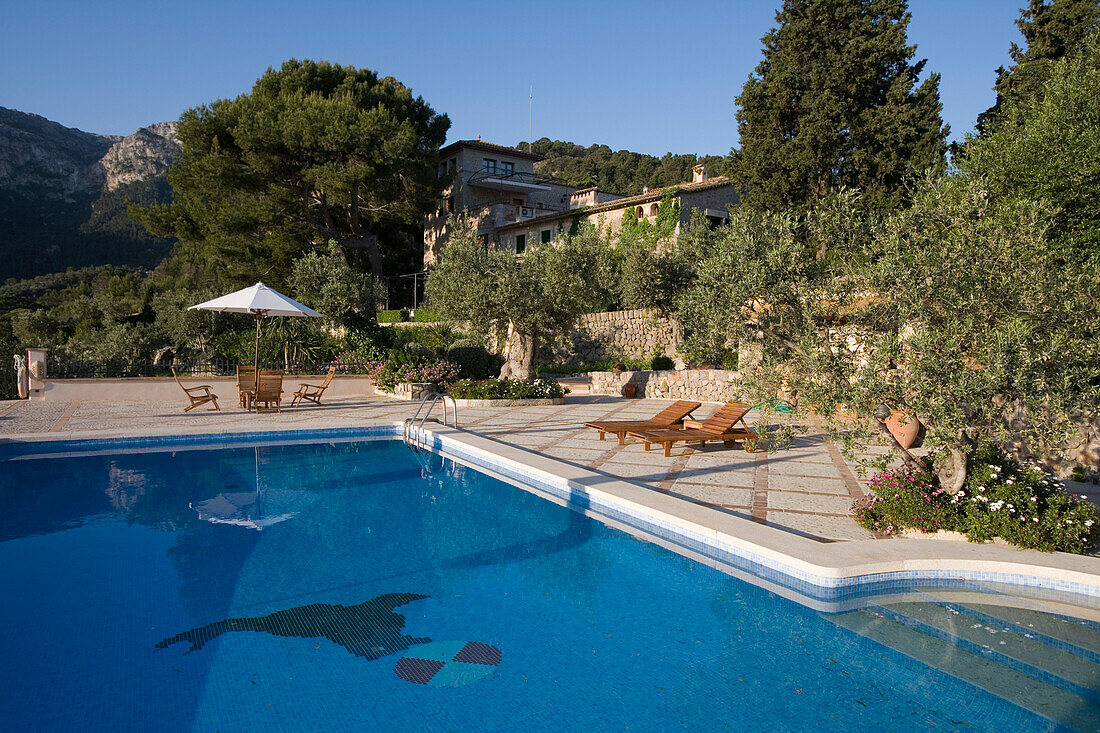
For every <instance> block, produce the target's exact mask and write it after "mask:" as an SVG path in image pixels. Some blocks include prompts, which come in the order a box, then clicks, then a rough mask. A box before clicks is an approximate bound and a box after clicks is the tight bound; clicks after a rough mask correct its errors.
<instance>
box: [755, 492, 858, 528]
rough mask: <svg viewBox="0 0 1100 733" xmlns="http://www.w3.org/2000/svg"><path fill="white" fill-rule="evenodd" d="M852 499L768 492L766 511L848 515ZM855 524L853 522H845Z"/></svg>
mask: <svg viewBox="0 0 1100 733" xmlns="http://www.w3.org/2000/svg"><path fill="white" fill-rule="evenodd" d="M851 507H852V499H851V498H850V497H848V496H822V495H820V494H796V493H793V492H789V491H769V492H768V509H797V510H799V511H803V512H820V513H822V514H848V513H849V511H850V510H851ZM847 521H851V522H853V523H854V522H855V520H854V519H853V520H847Z"/></svg>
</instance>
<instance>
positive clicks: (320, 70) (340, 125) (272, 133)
mask: <svg viewBox="0 0 1100 733" xmlns="http://www.w3.org/2000/svg"><path fill="white" fill-rule="evenodd" d="M449 126H450V121H449V120H448V119H447V116H446V115H440V114H437V113H436V112H435V111H434V110H433V109H432V108H431V107H430V106H428V104H427V103H426V102H425V101H424V100H423V99H421V98H420V97H413V96H412V93H411V92H410V91H409V89H408V88H407V87H405V86H404V85H402V84H401V83H400V82H398V81H397V80H395V79H393V78H391V77H380V76H379V75H378V74H376V73H375V72H373V71H371V70H370V69H356V68H355V67H353V66H338V65H335V64H330V63H327V62H315V61H308V60H306V61H298V60H294V59H292V60H290V61H287V62H286V63H284V64H283V65H282V68H281V69H279V70H278V71H276V70H274V69H268V70H267V73H265V74H264V75H263V76H262V77H261V78H260V79H259V80H257V81H256V84H255V85H254V86H253V88H252V92H251V93H250V94H242V95H241V96H239V97H237V98H236V99H232V100H229V99H222V100H218V101H215V102H213V103H212V104H210V105H204V106H201V107H197V108H195V109H191V110H188V111H186V112H184V114H183V116H182V118H181V119H180V126H179V137H180V143H181V145H182V148H183V150H182V153H181V155H180V157H179V159H178V160H177V161H176V163H175V164H174V165H173V166H172V168H171V169H169V171H168V182H169V183H171V184H172V192H173V200H172V203H170V204H167V205H161V206H152V207H149V208H146V209H141V208H138V207H134V206H131V215H132V216H134V218H136V219H138V220H139V221H141V223H142V224H144V225H145V226H146V228H147V229H149V230H150V231H151V232H154V233H157V234H161V235H164V236H175V237H178V238H179V240H180V243H179V245H178V246H177V249H176V255H177V256H180V257H184V258H185V259H187V260H189V261H191V262H193V263H195V264H197V265H199V266H200V267H202V268H203V269H204V270H205V271H206V272H207V274H208V275H209V274H213V275H222V274H224V276H225V279H226V284H228V283H230V282H242V283H243V282H249V281H252V280H254V279H256V278H257V277H260V276H262V277H263V278H264V279H265V280H266V281H268V282H269V283H270V284H272V285H274V286H276V287H279V286H280V285H282V286H283V287H285V286H286V284H287V278H288V277H289V276H290V271H291V266H292V263H293V261H294V260H295V259H297V258H298V257H299V256H301V255H302V254H304V253H306V252H308V251H311V250H313V249H315V248H317V247H322V248H323V247H325V246H327V242H328V241H329V240H335V241H336V242H338V243H339V244H341V245H342V246H344V247H345V248H351V249H353V250H365V251H366V252H367V254H368V258H369V260H370V269H371V271H372V272H373V273H374V274H375V275H376V276H381V275H382V274H383V260H384V258H383V255H386V254H390V253H391V251H392V249H393V246H392V244H393V242H394V241H400V240H399V231H398V230H399V229H400V226H401V225H402V224H412V225H415V226H419V225H420V223H421V220H422V217H423V215H424V212H425V211H426V210H427V208H428V207H429V206H430V205H431V203H432V202H433V200H434V197H435V196H437V195H438V191H439V186H440V182H439V179H438V177H437V175H436V166H437V164H438V149H439V146H440V145H441V144H442V143H443V140H444V138H445V137H446V134H447V128H448V127H449ZM383 234H388V235H389V237H388V239H389V242H385V241H384V242H383V243H382V244H390V245H391V246H390V248H389V250H390V251H386V249H385V248H384V247H383V246H380V242H379V240H380V239H382V237H381V236H380V235H383Z"/></svg>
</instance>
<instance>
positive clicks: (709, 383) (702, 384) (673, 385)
mask: <svg viewBox="0 0 1100 733" xmlns="http://www.w3.org/2000/svg"><path fill="white" fill-rule="evenodd" d="M737 376H738V373H737V372H734V371H727V370H725V369H682V370H679V371H640V372H592V373H591V378H592V386H591V390H592V393H593V394H608V395H621V394H622V393H623V387H625V386H626V385H627V384H632V385H634V389H635V393H634V396H635V397H647V398H659V399H666V400H695V401H697V402H729V401H730V400H736V399H739V398H740V395H739V394H738V393H737V390H736V388H735V387H734V386H733V385H732V384H730V382H731V380H733V379H734V378H736V377H737Z"/></svg>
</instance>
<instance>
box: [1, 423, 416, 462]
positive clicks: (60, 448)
mask: <svg viewBox="0 0 1100 733" xmlns="http://www.w3.org/2000/svg"><path fill="white" fill-rule="evenodd" d="M400 434H401V429H400V428H398V427H395V426H393V425H378V426H372V427H362V428H327V429H324V430H272V431H266V432H265V431H261V432H251V433H249V432H238V433H197V434H195V435H151V436H145V437H136V438H76V439H62V440H34V441H19V440H12V441H7V442H3V443H0V461H5V460H11V459H12V458H19V457H21V456H27V455H47V454H54V453H73V452H77V451H96V450H125V449H127V448H159V447H165V448H171V447H173V446H181V445H212V446H214V445H216V446H220V445H232V444H234V443H268V442H270V443H281V442H286V441H288V440H325V439H330V438H339V439H349V438H350V439H354V438H360V437H362V438H370V437H389V436H393V435H400Z"/></svg>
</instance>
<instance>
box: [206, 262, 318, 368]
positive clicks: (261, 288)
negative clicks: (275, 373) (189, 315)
mask: <svg viewBox="0 0 1100 733" xmlns="http://www.w3.org/2000/svg"><path fill="white" fill-rule="evenodd" d="M187 310H207V311H218V312H220V313H251V314H252V315H254V316H256V384H257V386H258V385H259V383H260V322H261V321H263V319H264V316H292V317H309V318H321V317H322V315H321V314H320V313H318V312H317V311H315V310H313V309H312V308H307V307H306V306H304V305H302V304H301V303H299V302H298V301H296V300H294V299H292V298H288V297H286V296H285V295H283V294H282V293H280V292H278V291H277V290H272V289H271V288H269V287H267V286H266V285H264V284H263V283H256V284H255V285H253V286H252V287H250V288H245V289H244V290H238V291H236V292H234V293H229V294H228V295H223V296H221V297H220V298H214V299H213V300H208V301H206V302H205V303H199V304H198V305H193V306H191V307H190V308H188V309H187Z"/></svg>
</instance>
